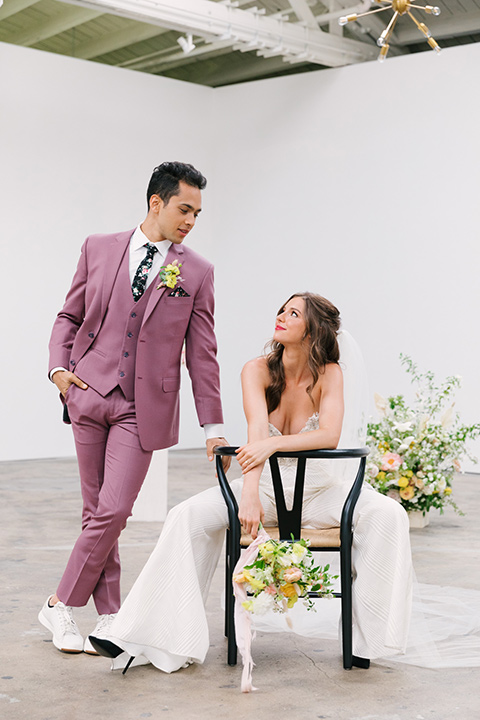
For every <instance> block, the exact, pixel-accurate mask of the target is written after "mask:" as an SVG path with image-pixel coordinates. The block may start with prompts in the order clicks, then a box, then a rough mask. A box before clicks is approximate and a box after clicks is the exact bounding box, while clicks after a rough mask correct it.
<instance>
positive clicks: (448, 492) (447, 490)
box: [443, 487, 452, 495]
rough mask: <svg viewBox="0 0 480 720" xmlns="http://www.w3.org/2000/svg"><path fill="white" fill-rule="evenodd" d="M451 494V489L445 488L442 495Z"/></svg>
mask: <svg viewBox="0 0 480 720" xmlns="http://www.w3.org/2000/svg"><path fill="white" fill-rule="evenodd" d="M451 493H452V488H451V487H446V488H445V490H444V491H443V494H444V495H451Z"/></svg>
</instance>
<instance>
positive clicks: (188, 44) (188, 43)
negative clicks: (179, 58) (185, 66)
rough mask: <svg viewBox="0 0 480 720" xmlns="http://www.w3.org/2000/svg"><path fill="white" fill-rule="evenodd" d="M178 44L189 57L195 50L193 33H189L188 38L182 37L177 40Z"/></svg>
mask: <svg viewBox="0 0 480 720" xmlns="http://www.w3.org/2000/svg"><path fill="white" fill-rule="evenodd" d="M177 43H178V44H179V45H180V47H181V48H182V50H183V52H184V53H185V55H188V53H190V52H192V50H195V45H194V44H193V37H192V35H191V33H188V34H187V36H186V37H182V36H180V37H179V38H177Z"/></svg>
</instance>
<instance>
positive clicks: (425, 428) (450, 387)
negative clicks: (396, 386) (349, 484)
mask: <svg viewBox="0 0 480 720" xmlns="http://www.w3.org/2000/svg"><path fill="white" fill-rule="evenodd" d="M400 361H401V363H402V365H404V366H405V369H406V371H407V373H409V375H410V376H411V380H412V382H414V383H416V384H417V385H418V390H417V393H416V400H415V403H414V405H413V407H412V408H410V407H408V405H407V404H406V401H405V398H404V396H403V395H397V396H393V397H389V398H387V399H385V398H383V397H381V396H380V395H378V394H375V404H376V407H377V410H378V411H379V414H380V416H381V419H380V421H379V422H377V423H369V424H368V432H367V444H368V446H369V447H370V455H369V457H368V461H367V479H368V480H369V482H370V483H371V484H372V485H373V486H374V487H375V488H376V489H377V490H378V491H379V492H381V493H383V494H384V495H388V496H389V497H392V498H394V499H395V500H397V501H398V502H400V503H401V504H402V505H403V507H404V508H405V510H407V511H413V510H418V511H421V512H422V513H423V514H424V515H425V513H426V512H428V511H429V510H430V508H438V509H439V510H440V512H441V513H443V509H444V507H445V506H446V505H450V506H451V507H453V509H454V510H455V511H456V512H458V513H459V514H461V515H462V514H463V513H462V512H461V511H460V510H459V508H458V507H457V506H456V504H455V503H454V502H453V500H452V497H451V494H452V479H453V476H454V473H455V471H457V472H458V471H460V470H461V466H460V460H461V459H462V458H463V457H468V458H469V459H470V460H472V461H473V462H477V459H476V458H475V457H473V456H472V455H471V454H470V453H469V451H468V449H467V447H466V443H467V440H474V439H475V438H477V437H478V436H479V435H480V424H479V423H476V424H474V425H463V424H461V423H460V418H459V415H458V413H457V412H455V411H454V405H455V403H454V402H452V399H453V397H452V396H453V395H454V393H455V391H456V390H457V389H458V388H459V387H460V385H461V378H460V377H459V376H458V375H455V376H451V377H447V379H446V380H445V381H444V382H443V383H441V384H440V385H436V384H435V376H434V374H433V373H432V372H425V373H420V372H419V371H418V368H417V365H415V364H414V363H413V361H412V359H411V358H410V357H409V356H408V355H403V354H400ZM447 403H448V404H449V406H448V407H445V406H446V405H447Z"/></svg>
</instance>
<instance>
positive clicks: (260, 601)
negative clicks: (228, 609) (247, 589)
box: [252, 592, 275, 615]
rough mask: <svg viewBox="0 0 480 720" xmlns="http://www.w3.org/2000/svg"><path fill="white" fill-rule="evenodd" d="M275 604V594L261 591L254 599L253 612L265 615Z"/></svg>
mask: <svg viewBox="0 0 480 720" xmlns="http://www.w3.org/2000/svg"><path fill="white" fill-rule="evenodd" d="M274 605H275V599H274V597H273V595H269V594H268V593H266V592H261V593H260V594H259V595H257V597H256V598H253V600H252V612H253V613H255V615H265V613H267V612H268V611H269V610H272V608H273V606H274Z"/></svg>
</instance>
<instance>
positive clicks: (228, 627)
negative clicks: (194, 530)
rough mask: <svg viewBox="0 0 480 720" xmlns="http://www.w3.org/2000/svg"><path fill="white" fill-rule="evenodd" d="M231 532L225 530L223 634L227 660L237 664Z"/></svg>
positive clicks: (230, 663)
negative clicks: (225, 640) (225, 642)
mask: <svg viewBox="0 0 480 720" xmlns="http://www.w3.org/2000/svg"><path fill="white" fill-rule="evenodd" d="M234 539H235V538H233V537H232V533H231V532H230V531H227V543H226V546H227V557H226V563H225V565H226V572H225V635H226V637H227V662H228V664H229V665H231V666H234V665H236V664H237V638H236V636H235V596H234V594H233V585H232V574H233V568H234V565H235V564H236V562H235V563H234V555H233V541H234Z"/></svg>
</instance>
